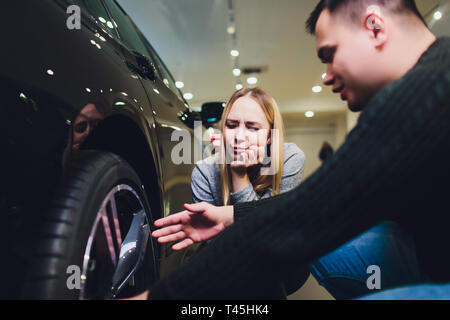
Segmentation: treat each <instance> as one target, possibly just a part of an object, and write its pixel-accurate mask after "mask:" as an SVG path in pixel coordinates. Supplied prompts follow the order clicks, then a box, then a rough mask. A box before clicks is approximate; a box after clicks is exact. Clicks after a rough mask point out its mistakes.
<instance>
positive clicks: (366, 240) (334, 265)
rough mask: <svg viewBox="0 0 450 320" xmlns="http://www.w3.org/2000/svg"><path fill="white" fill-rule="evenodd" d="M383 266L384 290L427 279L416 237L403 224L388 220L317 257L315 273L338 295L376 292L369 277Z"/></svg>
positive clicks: (350, 297) (317, 277)
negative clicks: (417, 253)
mask: <svg viewBox="0 0 450 320" xmlns="http://www.w3.org/2000/svg"><path fill="white" fill-rule="evenodd" d="M369 266H377V267H379V271H380V272H379V274H380V280H381V281H380V285H381V290H385V289H388V288H394V287H400V286H405V285H410V284H417V283H421V282H423V280H424V279H423V277H422V276H421V274H420V270H419V264H418V261H417V257H416V250H415V246H414V241H413V239H412V238H411V236H410V235H409V234H408V233H406V232H405V231H404V230H403V229H401V228H400V226H399V225H398V224H397V223H395V222H392V221H385V222H383V223H381V224H379V225H377V226H375V227H373V228H372V229H370V230H368V231H366V232H364V233H362V234H361V235H359V236H358V237H356V238H354V239H353V240H351V241H349V242H347V243H346V244H344V245H343V246H341V247H339V248H338V249H336V250H335V251H333V252H331V253H329V254H327V255H325V256H323V257H321V258H319V259H317V260H316V261H314V262H313V263H312V265H311V273H312V274H313V276H314V277H315V278H316V280H317V281H318V282H319V284H320V285H322V286H323V287H325V288H326V289H327V290H328V292H329V293H330V294H331V295H332V296H333V297H334V298H336V299H354V298H357V297H361V296H364V295H367V294H371V293H376V292H377V291H379V290H377V289H369V286H368V285H367V281H368V279H369V277H371V275H372V274H373V271H370V270H369V271H370V272H368V267H369ZM369 282H370V281H369Z"/></svg>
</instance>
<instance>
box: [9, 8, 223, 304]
mask: <svg viewBox="0 0 450 320" xmlns="http://www.w3.org/2000/svg"><path fill="white" fill-rule="evenodd" d="M74 5H75V7H74ZM78 8H79V9H80V14H81V20H80V26H81V27H80V28H76V24H77V20H76V14H77V9H78ZM1 9H2V12H3V13H4V15H3V17H2V19H1V22H0V24H1V29H2V35H3V37H2V39H1V41H2V44H3V45H2V50H1V56H2V64H1V68H0V81H1V86H0V92H1V101H0V107H1V109H0V110H1V115H0V134H1V135H0V147H1V149H0V150H1V163H0V164H1V165H0V170H1V171H0V177H1V179H2V181H1V184H0V219H1V221H0V226H1V235H2V244H3V248H2V258H1V260H0V265H1V271H2V272H1V274H2V276H3V279H2V284H1V286H0V292H1V293H0V297H1V298H10V299H15V298H38V299H79V298H81V299H105V298H106V299H108V298H121V297H128V296H133V295H135V294H138V293H140V292H142V291H143V290H145V289H146V288H148V286H149V284H151V283H152V282H153V281H155V280H156V279H157V278H158V277H159V276H160V273H161V272H163V271H164V270H162V269H165V268H166V266H167V265H169V264H170V263H171V262H170V261H172V262H173V261H174V262H175V263H181V262H182V261H183V257H185V256H186V253H184V254H183V256H181V257H175V258H172V259H170V257H171V256H172V255H171V251H170V250H169V249H168V247H165V246H164V247H159V245H158V244H157V243H155V242H154V241H153V240H151V239H152V238H151V236H150V232H151V229H152V225H153V221H154V219H157V218H159V217H162V216H165V215H167V214H170V213H173V212H176V211H180V210H182V208H183V203H185V202H191V199H192V198H191V189H190V176H191V172H192V169H193V163H194V161H193V160H192V161H191V163H181V164H180V163H177V162H176V161H175V162H174V161H173V159H171V157H172V156H173V155H172V153H173V150H174V147H175V146H176V145H177V144H178V143H179V142H180V141H176V139H175V141H172V140H174V139H173V137H174V135H173V134H174V132H177V131H184V132H189V133H192V132H193V128H194V121H195V120H200V121H201V119H202V117H201V115H200V114H197V113H195V112H191V111H190V109H189V107H188V105H187V104H186V102H185V101H184V99H183V96H182V94H181V92H180V91H179V90H178V89H177V88H176V87H175V84H174V80H173V78H172V76H171V75H170V73H169V71H168V70H167V68H166V67H165V65H164V64H163V62H162V61H161V59H160V58H159V57H158V55H157V54H156V53H155V51H154V50H153V48H152V47H151V45H150V44H149V43H148V41H147V40H146V39H145V37H144V36H143V35H142V34H141V32H140V31H139V30H138V29H137V28H136V26H135V25H134V24H133V22H132V21H131V19H130V18H129V17H128V16H127V15H126V13H125V12H124V11H123V9H122V8H121V7H120V6H119V5H118V4H117V3H116V2H115V1H113V0H79V1H65V0H55V1H50V0H45V1H35V0H29V1H25V0H21V1H8V2H4V3H2V5H1ZM71 19H72V20H71ZM74 19H75V20H74ZM74 26H75V27H74ZM212 118H215V117H214V116H212ZM218 118H220V115H219V116H218ZM210 119H211V118H210ZM210 119H209V120H210ZM214 121H216V120H214ZM214 121H209V122H214ZM175 136H176V135H175ZM191 142H192V144H190V147H191V149H193V150H194V149H195V148H196V147H197V150H199V149H198V148H203V147H204V146H203V145H202V141H200V140H199V139H195V138H194V136H193V135H191ZM199 146H200V147H199ZM200 150H202V149H200ZM192 159H193V157H192ZM167 261H169V262H170V263H168V262H167ZM160 266H161V270H160ZM166 272H167V270H166Z"/></svg>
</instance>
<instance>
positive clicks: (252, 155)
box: [230, 146, 265, 192]
mask: <svg viewBox="0 0 450 320" xmlns="http://www.w3.org/2000/svg"><path fill="white" fill-rule="evenodd" d="M264 156H265V147H260V146H250V147H249V148H248V149H247V150H246V151H244V152H242V153H240V154H239V156H238V159H237V160H236V161H233V162H231V163H230V171H231V178H232V181H233V192H238V191H240V190H242V189H244V188H245V187H247V186H248V185H249V184H250V183H251V182H250V178H249V177H248V174H247V169H248V168H250V167H253V166H256V165H258V164H261V163H263V160H264Z"/></svg>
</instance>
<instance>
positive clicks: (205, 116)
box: [201, 102, 226, 128]
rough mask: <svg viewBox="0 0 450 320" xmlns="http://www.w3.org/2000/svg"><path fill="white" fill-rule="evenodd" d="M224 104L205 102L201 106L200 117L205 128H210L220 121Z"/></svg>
mask: <svg viewBox="0 0 450 320" xmlns="http://www.w3.org/2000/svg"><path fill="white" fill-rule="evenodd" d="M225 106H226V103H225V102H206V103H204V104H203V105H202V111H201V117H202V122H203V125H204V126H205V127H207V128H208V127H211V126H212V125H213V124H215V123H218V122H219V121H220V120H221V119H222V113H223V110H224V108H225Z"/></svg>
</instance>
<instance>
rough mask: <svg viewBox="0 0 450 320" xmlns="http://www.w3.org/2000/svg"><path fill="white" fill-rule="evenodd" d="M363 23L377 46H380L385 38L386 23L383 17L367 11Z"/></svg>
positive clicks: (384, 41)
mask: <svg viewBox="0 0 450 320" xmlns="http://www.w3.org/2000/svg"><path fill="white" fill-rule="evenodd" d="M364 25H365V28H366V30H367V32H369V35H370V37H371V39H372V40H373V41H375V46H376V47H377V48H382V47H383V46H384V44H385V43H386V40H387V33H386V24H385V23H384V20H383V18H382V17H381V16H380V15H378V14H377V13H373V12H372V13H367V14H366V17H365V19H364Z"/></svg>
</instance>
